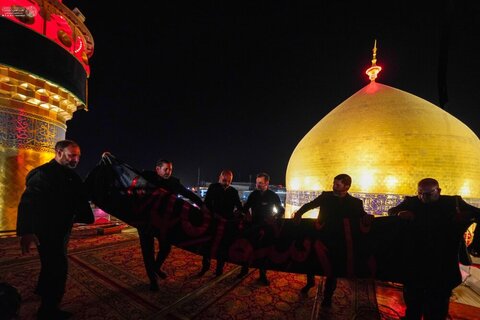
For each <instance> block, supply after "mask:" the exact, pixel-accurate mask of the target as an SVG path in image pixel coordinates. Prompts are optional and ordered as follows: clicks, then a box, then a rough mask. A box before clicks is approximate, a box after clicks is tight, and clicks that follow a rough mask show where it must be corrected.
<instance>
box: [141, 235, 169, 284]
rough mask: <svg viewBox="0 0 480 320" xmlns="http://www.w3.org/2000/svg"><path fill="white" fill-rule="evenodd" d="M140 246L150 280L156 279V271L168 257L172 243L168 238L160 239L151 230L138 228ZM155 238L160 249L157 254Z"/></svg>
mask: <svg viewBox="0 0 480 320" xmlns="http://www.w3.org/2000/svg"><path fill="white" fill-rule="evenodd" d="M137 230H138V236H139V239H140V247H141V249H142V256H143V263H144V264H145V271H146V272H147V276H148V279H149V280H150V281H156V271H157V270H159V269H160V268H161V267H162V265H163V263H164V262H165V260H166V259H167V257H168V255H169V254H170V251H171V250H172V245H171V244H170V243H169V242H168V241H167V240H162V239H160V237H159V236H157V235H153V234H152V233H151V232H150V231H149V230H146V229H143V228H138V229H137ZM155 238H156V239H157V241H158V244H159V250H158V252H157V254H156V256H155Z"/></svg>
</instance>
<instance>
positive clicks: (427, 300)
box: [403, 285, 452, 320]
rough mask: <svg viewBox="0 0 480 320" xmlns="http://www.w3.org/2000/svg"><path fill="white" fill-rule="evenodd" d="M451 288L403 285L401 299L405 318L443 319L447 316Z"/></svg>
mask: <svg viewBox="0 0 480 320" xmlns="http://www.w3.org/2000/svg"><path fill="white" fill-rule="evenodd" d="M451 294H452V291H451V290H445V289H433V288H425V287H416V286H412V285H405V286H404V287H403V300H404V301H405V305H406V307H407V309H406V310H405V318H406V319H408V320H420V319H422V316H423V319H424V320H445V319H446V318H447V316H448V306H449V303H450V296H451Z"/></svg>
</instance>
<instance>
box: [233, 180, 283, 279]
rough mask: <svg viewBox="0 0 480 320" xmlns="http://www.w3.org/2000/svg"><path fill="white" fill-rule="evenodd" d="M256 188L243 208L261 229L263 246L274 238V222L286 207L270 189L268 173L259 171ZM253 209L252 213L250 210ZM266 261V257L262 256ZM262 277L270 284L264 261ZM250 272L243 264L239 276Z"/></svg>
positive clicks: (254, 228)
mask: <svg viewBox="0 0 480 320" xmlns="http://www.w3.org/2000/svg"><path fill="white" fill-rule="evenodd" d="M255 183H256V185H255V186H256V190H254V191H253V192H252V193H250V195H249V196H248V199H247V202H246V203H245V205H244V207H243V210H244V211H245V212H247V217H249V219H251V221H252V226H251V228H252V230H260V232H261V233H260V238H259V239H258V244H259V245H260V246H261V245H262V244H263V243H268V241H269V240H271V239H272V237H273V235H272V226H271V225H272V223H273V222H274V221H275V220H276V219H278V218H281V217H283V215H284V213H285V208H284V207H283V206H282V202H281V201H280V197H279V196H278V195H277V194H276V193H275V192H273V191H272V190H269V189H268V186H269V184H270V176H269V175H268V174H267V173H264V172H262V173H259V174H257V178H256V181H255ZM249 210H251V213H250V212H249ZM262 259H263V260H264V261H265V259H264V258H262ZM258 270H259V272H260V277H259V278H258V281H259V282H260V283H261V284H262V285H265V286H268V285H270V281H268V279H267V270H266V268H265V264H264V262H261V263H260V267H259V268H258ZM247 273H248V266H246V265H244V266H242V270H241V272H240V274H239V275H238V277H243V276H245V275H246V274H247Z"/></svg>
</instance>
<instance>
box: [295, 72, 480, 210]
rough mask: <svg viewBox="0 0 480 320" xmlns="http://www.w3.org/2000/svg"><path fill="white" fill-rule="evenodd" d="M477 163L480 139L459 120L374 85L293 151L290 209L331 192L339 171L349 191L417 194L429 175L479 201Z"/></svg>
mask: <svg viewBox="0 0 480 320" xmlns="http://www.w3.org/2000/svg"><path fill="white" fill-rule="evenodd" d="M479 161H480V140H479V139H478V137H477V136H476V135H475V133H473V132H472V131H471V130H470V129H469V128H468V127H467V126H466V125H464V124H463V123H462V122H461V121H459V120H458V119H457V118H455V117H454V116H452V115H450V114H449V113H448V112H446V111H444V110H442V109H440V108H438V107H437V106H435V105H433V104H432V103H430V102H428V101H425V100H423V99H421V98H419V97H416V96H414V95H412V94H409V93H407V92H404V91H401V90H398V89H395V88H392V87H389V86H386V85H382V84H379V83H377V82H375V81H372V82H371V83H370V84H368V85H367V86H365V87H364V88H363V89H361V90H360V91H358V92H357V93H355V94H354V95H352V96H351V97H350V98H348V99H347V100H345V101H344V102H343V103H341V104H340V105H339V106H338V107H336V108H335V109H333V110H332V111H331V112H330V113H329V114H327V115H326V116H325V117H324V118H323V119H322V120H320V122H318V123H317V124H316V125H315V127H313V128H312V129H311V130H310V132H308V133H307V135H305V137H304V138H303V139H302V140H301V141H300V143H299V144H298V145H297V147H296V148H295V150H294V152H293V154H292V156H291V157H290V161H289V163H288V167H287V173H286V184H287V190H288V193H287V212H289V213H291V210H292V207H293V209H295V208H296V207H298V206H299V205H301V204H303V203H304V202H306V200H308V199H311V198H312V194H318V192H320V191H322V190H331V188H332V182H333V178H334V177H335V176H336V175H337V174H340V173H347V174H349V175H350V176H351V177H352V186H351V189H350V191H351V192H352V193H363V194H383V195H412V194H415V193H416V185H417V182H418V181H419V180H421V179H422V178H425V177H432V178H435V179H437V180H438V181H439V183H440V187H441V188H442V194H459V195H462V196H463V197H465V198H474V199H480V165H479ZM302 194H303V195H302ZM305 194H307V196H305ZM309 194H310V196H308V195H309ZM302 198H303V199H302ZM364 201H365V200H364ZM386 201H387V202H388V199H387V200H386ZM387 205H388V204H387ZM289 209H290V210H289ZM387 209H388V208H387Z"/></svg>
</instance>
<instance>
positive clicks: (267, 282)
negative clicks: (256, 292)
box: [258, 277, 270, 286]
mask: <svg viewBox="0 0 480 320" xmlns="http://www.w3.org/2000/svg"><path fill="white" fill-rule="evenodd" d="M258 282H260V284H261V285H264V286H269V285H270V281H268V279H267V277H260V278H258Z"/></svg>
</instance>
